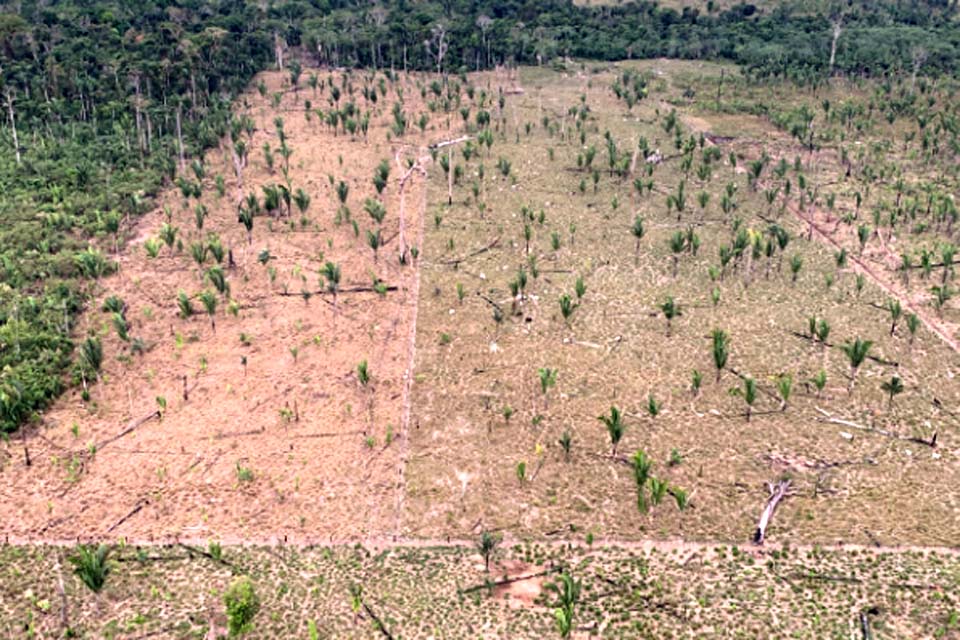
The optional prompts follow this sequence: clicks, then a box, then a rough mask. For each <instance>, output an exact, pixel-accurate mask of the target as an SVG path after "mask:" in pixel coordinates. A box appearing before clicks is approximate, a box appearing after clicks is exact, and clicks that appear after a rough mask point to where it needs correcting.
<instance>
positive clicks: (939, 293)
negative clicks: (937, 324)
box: [930, 285, 953, 316]
mask: <svg viewBox="0 0 960 640" xmlns="http://www.w3.org/2000/svg"><path fill="white" fill-rule="evenodd" d="M930 291H931V292H932V293H933V308H934V309H936V310H937V315H938V316H942V315H943V306H944V305H945V304H947V301H948V300H950V298H951V297H953V292H952V291H950V287H949V286H948V285H943V286H942V287H930Z"/></svg>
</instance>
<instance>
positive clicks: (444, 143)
mask: <svg viewBox="0 0 960 640" xmlns="http://www.w3.org/2000/svg"><path fill="white" fill-rule="evenodd" d="M471 138H472V136H460V137H459V138H455V139H453V140H444V141H442V142H434V143H433V144H431V145H430V147H429V148H430V149H443V148H444V147H449V146H450V145H453V144H460V143H461V142H466V141H467V140H470V139H471Z"/></svg>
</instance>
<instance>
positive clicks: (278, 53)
mask: <svg viewBox="0 0 960 640" xmlns="http://www.w3.org/2000/svg"><path fill="white" fill-rule="evenodd" d="M273 53H274V56H275V57H276V59H277V69H278V70H279V71H283V44H282V40H281V38H280V34H279V33H274V34H273Z"/></svg>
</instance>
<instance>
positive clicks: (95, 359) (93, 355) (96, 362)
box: [80, 337, 103, 377]
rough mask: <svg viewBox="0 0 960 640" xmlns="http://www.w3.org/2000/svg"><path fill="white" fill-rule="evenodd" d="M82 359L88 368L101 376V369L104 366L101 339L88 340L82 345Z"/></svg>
mask: <svg viewBox="0 0 960 640" xmlns="http://www.w3.org/2000/svg"><path fill="white" fill-rule="evenodd" d="M80 358H81V361H82V362H83V364H84V365H86V367H87V368H88V369H89V370H90V371H91V372H93V373H94V374H96V375H97V377H99V376H100V367H101V366H103V345H102V344H101V343H100V339H99V338H96V337H94V338H87V339H86V340H84V341H83V343H82V344H81V345H80Z"/></svg>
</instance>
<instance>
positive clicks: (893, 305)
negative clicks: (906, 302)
mask: <svg viewBox="0 0 960 640" xmlns="http://www.w3.org/2000/svg"><path fill="white" fill-rule="evenodd" d="M887 309H889V310H890V335H891V336H892V335H893V334H894V332H895V331H896V330H897V322H899V321H900V316H901V315H903V307H902V306H900V301H899V300H897V299H893V300H888V301H887Z"/></svg>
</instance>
